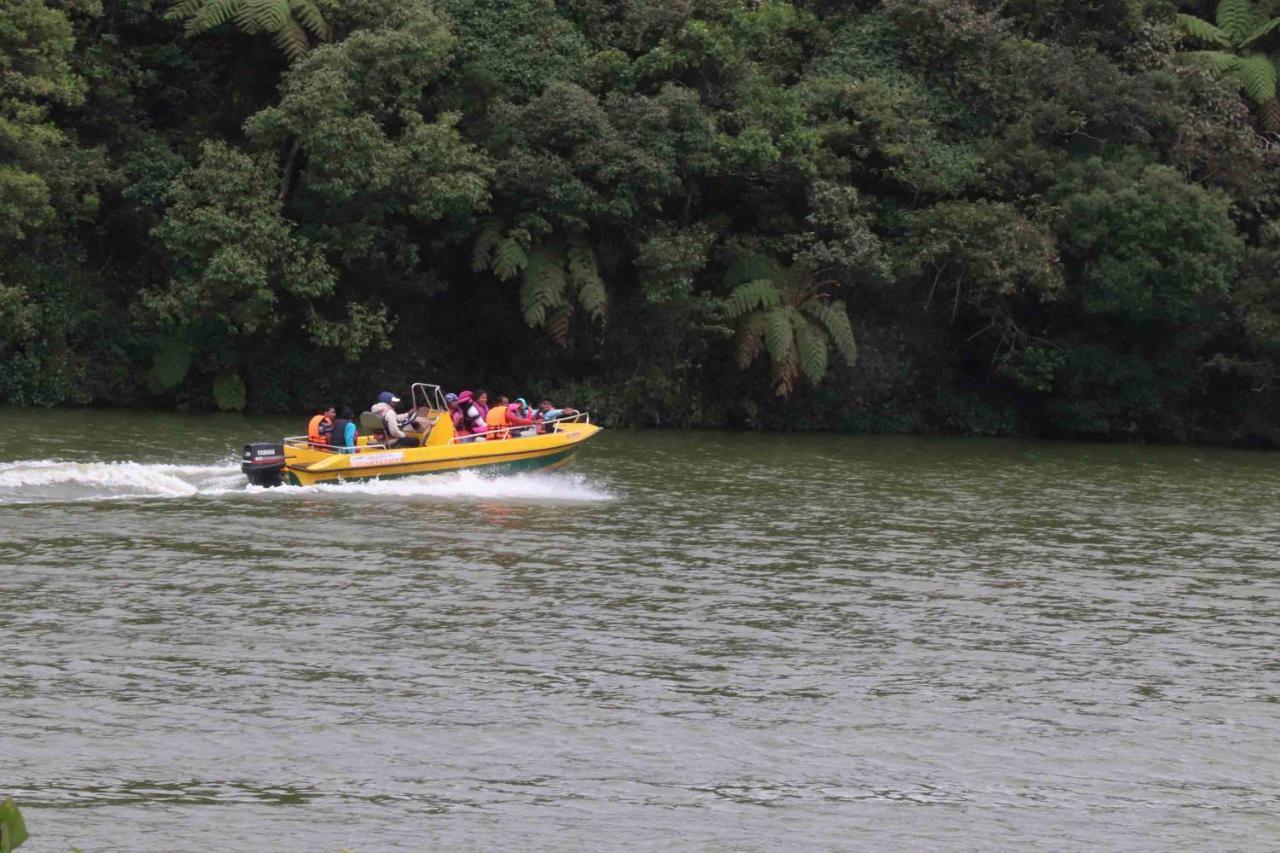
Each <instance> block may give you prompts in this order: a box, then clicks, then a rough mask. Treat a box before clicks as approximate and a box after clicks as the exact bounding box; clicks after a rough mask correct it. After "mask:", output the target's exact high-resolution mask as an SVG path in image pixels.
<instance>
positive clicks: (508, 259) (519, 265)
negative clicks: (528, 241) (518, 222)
mask: <svg viewBox="0 0 1280 853" xmlns="http://www.w3.org/2000/svg"><path fill="white" fill-rule="evenodd" d="M528 263H529V256H528V255H527V254H525V251H524V247H523V246H521V245H520V241H519V240H518V239H516V238H515V237H510V236H508V237H506V238H505V239H503V240H500V241H499V242H498V245H497V246H496V247H495V249H494V252H493V274H494V275H496V276H497V277H498V278H500V279H502V280H503V281H507V280H508V279H511V278H514V277H515V274H516V273H518V272H520V270H522V269H524V268H525V265H526V264H528Z"/></svg>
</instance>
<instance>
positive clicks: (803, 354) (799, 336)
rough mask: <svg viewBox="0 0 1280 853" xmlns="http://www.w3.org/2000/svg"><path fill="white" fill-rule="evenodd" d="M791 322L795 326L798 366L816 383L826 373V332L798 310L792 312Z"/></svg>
mask: <svg viewBox="0 0 1280 853" xmlns="http://www.w3.org/2000/svg"><path fill="white" fill-rule="evenodd" d="M791 324H792V326H793V327H794V328H795V333H796V350H797V352H798V353H799V356H800V367H801V369H803V370H804V375H805V376H807V377H808V378H809V381H810V382H812V383H813V384H814V385H817V384H818V383H819V382H821V381H822V377H824V376H826V375H827V336H826V332H824V331H823V330H822V329H820V328H818V327H817V326H815V325H814V324H813V321H812V320H809V319H808V318H806V317H805V316H803V315H802V314H800V312H798V311H795V312H793V313H792V317H791Z"/></svg>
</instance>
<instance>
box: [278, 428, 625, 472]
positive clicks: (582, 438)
mask: <svg viewBox="0 0 1280 853" xmlns="http://www.w3.org/2000/svg"><path fill="white" fill-rule="evenodd" d="M599 431H600V427H598V426H596V425H595V424H589V423H560V424H557V425H556V431H555V432H549V433H546V434H544V435H533V436H528V437H526V438H508V439H501V440H491V441H477V442H462V443H459V442H450V443H447V444H434V445H431V444H429V445H427V446H425V447H403V448H400V447H398V448H387V449H381V448H375V449H364V448H361V449H359V450H358V451H357V452H355V453H333V452H330V451H324V450H317V449H314V448H310V447H298V446H293V445H287V446H286V447H285V469H284V479H285V481H286V482H289V483H293V484H294V485H299V486H310V485H313V484H315V483H323V482H340V481H349V480H367V479H372V478H374V477H383V478H387V477H405V476H410V475H414V474H434V473H440V472H446V471H457V470H459V469H462V468H475V469H480V468H484V469H496V468H499V467H500V468H501V469H503V470H533V469H547V468H554V467H558V466H559V465H562V464H564V463H565V462H567V461H568V460H569V458H570V457H571V456H572V455H573V454H574V453H575V452H577V450H578V449H579V448H580V447H581V446H582V445H583V444H584V443H585V442H586V441H588V440H589V439H591V438H592V437H593V436H594V435H595V434H596V433H598V432H599Z"/></svg>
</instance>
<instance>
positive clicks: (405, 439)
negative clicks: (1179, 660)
mask: <svg viewBox="0 0 1280 853" xmlns="http://www.w3.org/2000/svg"><path fill="white" fill-rule="evenodd" d="M399 402H400V398H399V397H397V396H396V395H395V394H392V393H391V392H390V391H383V392H382V393H381V394H379V395H378V402H376V403H374V404H373V408H372V409H370V411H371V412H373V413H374V414H375V415H377V416H378V417H379V418H381V419H382V431H383V432H384V433H386V434H387V439H388V442H387V446H388V447H417V446H418V444H419V442H418V439H416V438H409V436H407V435H405V434H404V429H402V428H401V424H400V418H399V416H398V415H397V414H396V407H395V404H396V403H399ZM390 439H395V440H394V441H391V440H390Z"/></svg>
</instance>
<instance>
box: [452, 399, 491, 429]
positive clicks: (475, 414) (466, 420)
mask: <svg viewBox="0 0 1280 853" xmlns="http://www.w3.org/2000/svg"><path fill="white" fill-rule="evenodd" d="M458 411H459V412H461V413H462V425H461V427H459V428H458V432H459V434H461V435H464V436H471V439H470V440H471V441H477V440H479V441H483V440H484V433H485V430H487V429H488V426H489V425H488V424H486V423H485V422H484V415H482V414H480V409H479V408H478V407H477V406H476V401H475V398H474V397H473V396H472V394H471V392H470V391H463V392H462V393H461V394H459V395H458Z"/></svg>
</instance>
